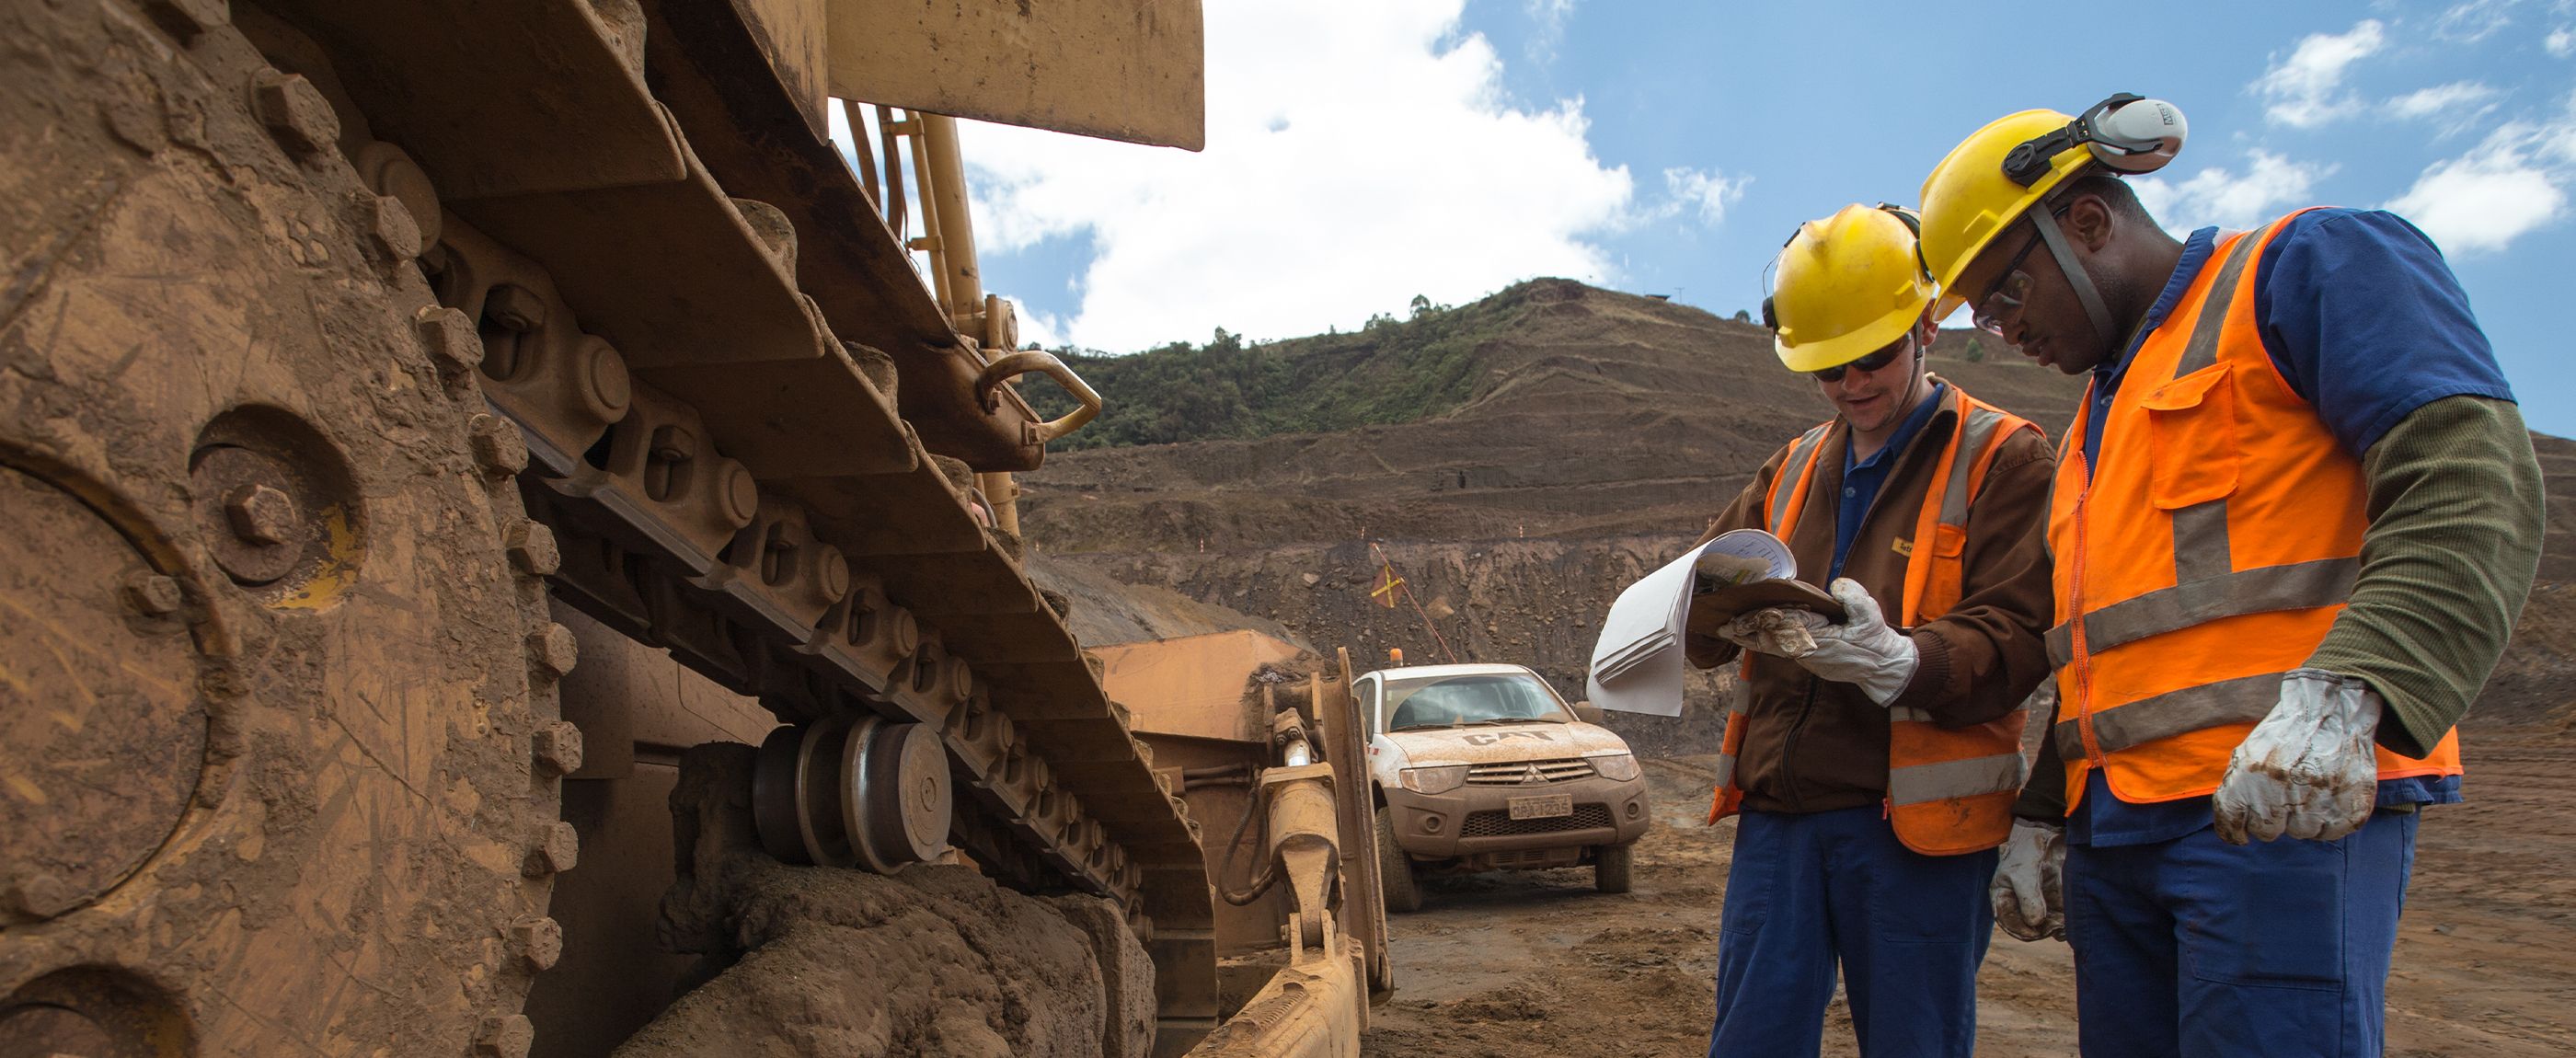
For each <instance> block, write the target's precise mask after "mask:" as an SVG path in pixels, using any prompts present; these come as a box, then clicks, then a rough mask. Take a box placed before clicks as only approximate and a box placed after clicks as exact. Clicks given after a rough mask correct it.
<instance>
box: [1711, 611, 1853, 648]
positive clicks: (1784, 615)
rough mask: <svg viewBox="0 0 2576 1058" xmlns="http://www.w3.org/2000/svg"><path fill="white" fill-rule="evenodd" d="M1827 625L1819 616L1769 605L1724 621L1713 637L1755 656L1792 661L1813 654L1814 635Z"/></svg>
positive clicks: (1809, 612) (1821, 616)
mask: <svg viewBox="0 0 2576 1058" xmlns="http://www.w3.org/2000/svg"><path fill="white" fill-rule="evenodd" d="M1831 623H1832V622H1829V621H1827V620H1825V616H1824V615H1823V614H1819V613H1814V612H1811V611H1808V610H1792V609H1788V608H1786V607H1781V606H1771V607H1765V608H1763V609H1759V610H1755V611H1753V612H1752V613H1748V614H1744V615H1742V616H1739V617H1737V618H1735V619H1734V620H1732V621H1728V622H1726V624H1724V625H1722V626H1720V627H1719V628H1718V630H1717V637H1718V638H1719V639H1723V640H1726V641H1727V642H1729V643H1733V644H1735V645H1736V646H1739V647H1743V648H1744V649H1746V650H1750V651H1754V652H1755V653H1760V654H1769V655H1772V656H1774V657H1783V658H1796V657H1804V656H1806V655H1808V654H1811V653H1814V652H1815V649H1816V633H1817V632H1818V631H1820V630H1822V629H1823V628H1824V627H1825V626H1826V625H1828V624H1831Z"/></svg>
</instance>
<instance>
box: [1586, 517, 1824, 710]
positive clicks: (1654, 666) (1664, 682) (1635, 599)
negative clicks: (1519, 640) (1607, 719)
mask: <svg viewBox="0 0 2576 1058" xmlns="http://www.w3.org/2000/svg"><path fill="white" fill-rule="evenodd" d="M1703 567H1705V572H1703ZM1756 569H1759V570H1761V571H1762V572H1764V573H1767V574H1768V575H1769V576H1770V577H1795V576H1797V562H1796V560H1794V559H1791V558H1790V557H1789V549H1788V548H1787V547H1785V546H1783V545H1782V544H1781V543H1780V541H1779V538H1777V537H1774V536H1772V535H1771V534H1769V533H1766V532H1763V531H1761V530H1759V529H1738V530H1736V531H1734V532H1731V533H1727V534H1725V535H1722V536H1720V537H1718V538H1717V539H1715V540H1711V541H1709V542H1708V543H1707V544H1706V545H1705V546H1702V547H1696V548H1693V549H1691V550H1690V551H1688V552H1685V553H1684V554H1683V555H1682V556H1681V557H1680V558H1676V559H1674V560H1672V561H1671V562H1667V563H1665V564H1664V565H1663V567H1662V568H1660V569H1657V570H1655V571H1654V572H1652V573H1649V574H1646V575H1645V576H1644V577H1641V578H1638V580H1637V583H1635V584H1631V585H1629V586H1628V590H1626V591H1623V592H1620V593H1619V601H1617V602H1614V603H1611V604H1610V615H1609V616H1608V617H1606V618H1603V619H1602V621H1601V638H1600V639H1598V640H1596V641H1595V642H1594V643H1593V645H1592V668H1591V672H1590V675H1589V677H1588V678H1587V679H1586V680H1585V684H1586V690H1587V691H1589V693H1590V696H1591V698H1592V704H1594V705H1597V706H1600V707H1601V708H1603V709H1616V710H1619V711H1621V712H1629V713H1649V714H1652V715H1655V716H1680V715H1681V712H1682V676H1683V665H1684V661H1683V658H1682V650H1681V645H1682V625H1683V622H1684V621H1686V620H1687V619H1688V618H1689V616H1690V600H1691V593H1692V592H1693V591H1694V590H1696V588H1697V587H1698V583H1697V582H1698V581H1699V580H1700V579H1702V578H1703V577H1706V578H1707V579H1710V580H1712V581H1713V582H1714V584H1713V585H1712V586H1724V585H1733V584H1738V583H1743V582H1745V581H1747V580H1750V579H1761V578H1760V577H1759V576H1757V575H1756V574H1755V573H1754V571H1755V570H1756Z"/></svg>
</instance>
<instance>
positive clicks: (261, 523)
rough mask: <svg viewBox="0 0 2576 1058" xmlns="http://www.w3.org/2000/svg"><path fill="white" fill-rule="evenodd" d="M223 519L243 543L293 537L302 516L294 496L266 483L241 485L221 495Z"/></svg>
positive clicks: (281, 540) (274, 540)
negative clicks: (298, 512) (222, 496)
mask: <svg viewBox="0 0 2576 1058" xmlns="http://www.w3.org/2000/svg"><path fill="white" fill-rule="evenodd" d="M224 519H225V521H226V522H228V523H230V524H231V526H232V529H233V535H234V536H237V537H240V538H241V539H242V540H243V542H245V543H252V544H262V545H271V544H282V543H285V542H287V541H288V540H291V539H293V538H294V537H295V531H296V529H297V528H298V527H299V525H300V523H302V522H303V520H304V519H303V517H302V516H301V515H299V514H297V513H296V511H295V499H294V498H293V497H291V496H288V495H287V494H286V493H284V492H281V491H278V490H277V489H274V488H271V487H269V486H267V485H258V484H252V485H242V486H238V487H236V488H234V489H233V490H232V491H231V492H228V493H225V494H224Z"/></svg>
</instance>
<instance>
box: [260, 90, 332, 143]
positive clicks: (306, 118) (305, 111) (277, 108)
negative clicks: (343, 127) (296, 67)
mask: <svg viewBox="0 0 2576 1058" xmlns="http://www.w3.org/2000/svg"><path fill="white" fill-rule="evenodd" d="M251 110H252V112H254V113H256V114H258V115H259V120H260V123H261V124H263V125H266V126H268V133H269V135H271V136H274V137H276V138H277V142H278V145H279V146H281V147H284V148H286V149H287V151H288V152H289V153H293V154H297V155H311V154H316V153H319V152H320V151H321V150H322V149H323V148H325V147H329V146H331V145H333V144H335V143H338V142H339V141H340V116H339V115H337V114H334V113H332V112H331V101H330V100H327V99H324V98H322V90H321V89H319V88H315V87H313V82H311V81H307V80H305V79H304V78H303V76H302V75H300V74H291V73H286V72H284V71H280V70H261V71H259V72H258V73H256V74H252V75H251Z"/></svg>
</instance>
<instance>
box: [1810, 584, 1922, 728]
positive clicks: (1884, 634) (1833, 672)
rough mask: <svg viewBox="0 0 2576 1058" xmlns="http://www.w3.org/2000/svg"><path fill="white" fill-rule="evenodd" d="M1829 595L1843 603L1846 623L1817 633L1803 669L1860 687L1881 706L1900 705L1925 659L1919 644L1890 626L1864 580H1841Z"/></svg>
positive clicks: (1825, 628)
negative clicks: (1916, 668)
mask: <svg viewBox="0 0 2576 1058" xmlns="http://www.w3.org/2000/svg"><path fill="white" fill-rule="evenodd" d="M1825 590H1826V591H1827V592H1830V593H1832V595H1833V597H1834V601H1835V602H1838V603H1841V604H1843V623H1841V624H1838V625H1835V624H1829V625H1826V626H1824V627H1823V628H1819V629H1817V630H1816V632H1815V636H1816V649H1815V650H1814V651H1813V652H1812V653H1809V654H1808V655H1807V656H1805V657H1802V658H1799V659H1798V664H1800V665H1804V666H1806V667H1807V671H1809V672H1812V673H1815V674H1816V675H1818V676H1822V677H1824V678H1826V679H1829V680H1832V681H1834V682H1836V683H1848V684H1852V685H1854V686H1856V687H1859V688H1860V689H1861V693H1863V694H1866V695H1869V700H1870V701H1873V702H1877V703H1878V704H1880V705H1886V704H1887V703H1889V702H1892V701H1895V700H1896V696H1897V695H1898V694H1901V693H1903V692H1904V690H1905V685H1906V684H1908V683H1911V682H1913V681H1914V666H1915V665H1916V664H1918V663H1920V662H1921V661H1922V660H1923V659H1922V656H1921V655H1920V654H1917V653H1916V652H1915V650H1914V640H1913V639H1912V638H1911V637H1908V636H1906V635H1905V634H1903V633H1900V632H1898V631H1897V630H1895V629H1893V628H1889V627H1887V618H1885V617H1883V616H1880V614H1879V610H1878V600H1876V599H1872V598H1870V597H1869V589H1867V588H1864V587H1861V586H1860V582H1859V581H1856V580H1853V579H1851V578H1850V577H1837V578H1834V582H1833V584H1832V585H1831V586H1829V587H1827V588H1826V589H1825Z"/></svg>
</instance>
